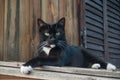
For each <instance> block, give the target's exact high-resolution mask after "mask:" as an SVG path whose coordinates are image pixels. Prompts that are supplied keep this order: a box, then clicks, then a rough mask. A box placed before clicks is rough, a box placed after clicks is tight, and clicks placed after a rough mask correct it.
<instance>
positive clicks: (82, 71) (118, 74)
mask: <svg viewBox="0 0 120 80" xmlns="http://www.w3.org/2000/svg"><path fill="white" fill-rule="evenodd" d="M8 64H9V65H8ZM22 64H23V62H3V61H0V66H1V67H11V68H12V67H13V68H19V67H20V66H21V65H22ZM35 70H36V71H40V72H41V71H48V72H49V71H50V72H59V73H69V74H77V75H87V76H98V77H101V76H103V77H110V78H111V77H114V78H120V71H107V70H104V69H89V68H77V67H53V66H44V67H41V68H35Z"/></svg>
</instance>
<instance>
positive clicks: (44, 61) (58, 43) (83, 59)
mask: <svg viewBox="0 0 120 80" xmlns="http://www.w3.org/2000/svg"><path fill="white" fill-rule="evenodd" d="M38 26H39V35H40V44H39V46H38V50H37V54H38V56H37V57H35V58H33V59H31V60H29V61H28V62H26V63H25V64H24V66H32V67H38V66H43V65H48V66H73V67H84V68H87V67H91V65H92V64H94V63H99V64H100V65H101V68H106V66H107V63H106V62H105V61H103V60H102V59H100V58H98V57H97V56H95V55H93V54H91V53H89V52H88V51H87V50H86V49H85V48H82V47H80V46H71V45H69V44H67V41H66V38H65V18H61V19H60V20H59V21H58V22H56V23H52V24H48V23H45V22H44V21H42V20H41V19H38ZM73 29H74V28H73ZM51 44H55V47H54V48H52V49H51V50H50V53H49V55H47V54H46V53H45V51H43V47H48V48H50V45H51Z"/></svg>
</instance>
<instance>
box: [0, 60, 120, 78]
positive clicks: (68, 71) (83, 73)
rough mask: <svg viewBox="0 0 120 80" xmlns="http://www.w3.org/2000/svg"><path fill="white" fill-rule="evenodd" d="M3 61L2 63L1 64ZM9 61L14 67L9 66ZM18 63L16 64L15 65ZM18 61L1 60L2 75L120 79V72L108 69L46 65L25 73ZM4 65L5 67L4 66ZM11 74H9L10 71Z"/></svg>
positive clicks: (0, 71) (0, 73) (0, 69)
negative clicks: (21, 70)
mask: <svg viewBox="0 0 120 80" xmlns="http://www.w3.org/2000/svg"><path fill="white" fill-rule="evenodd" d="M1 63H2V64H1ZM8 63H9V64H10V66H12V67H8V66H9V65H8ZM15 64H16V65H15ZM18 64H21V63H18V62H13V63H12V62H0V75H8V76H13V77H14V76H15V77H23V78H31V79H46V80H68V79H69V80H103V79H104V80H119V79H120V72H119V71H116V72H111V71H107V70H101V69H100V70H94V69H84V68H73V67H52V66H46V67H43V68H41V69H38V68H37V69H35V70H33V72H32V74H30V75H25V74H22V73H20V69H19V68H18V66H19V65H18ZM3 66H4V67H3ZM8 72H9V73H10V74H9V73H8Z"/></svg>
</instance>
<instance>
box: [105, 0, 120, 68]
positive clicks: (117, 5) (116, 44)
mask: <svg viewBox="0 0 120 80" xmlns="http://www.w3.org/2000/svg"><path fill="white" fill-rule="evenodd" d="M107 22H108V45H109V48H108V52H109V60H110V62H112V63H114V64H116V65H117V66H120V62H119V61H120V0H107Z"/></svg>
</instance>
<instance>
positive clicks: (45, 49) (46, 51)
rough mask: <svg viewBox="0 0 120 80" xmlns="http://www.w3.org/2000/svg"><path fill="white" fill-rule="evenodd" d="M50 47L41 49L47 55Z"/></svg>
mask: <svg viewBox="0 0 120 80" xmlns="http://www.w3.org/2000/svg"><path fill="white" fill-rule="evenodd" d="M51 49H52V48H50V47H43V51H44V52H45V53H46V54H47V55H49V53H50V50H51Z"/></svg>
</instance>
